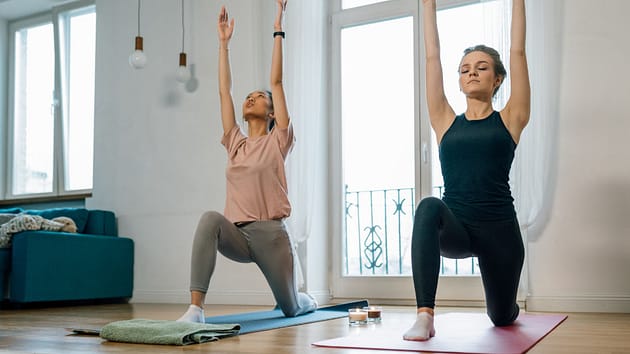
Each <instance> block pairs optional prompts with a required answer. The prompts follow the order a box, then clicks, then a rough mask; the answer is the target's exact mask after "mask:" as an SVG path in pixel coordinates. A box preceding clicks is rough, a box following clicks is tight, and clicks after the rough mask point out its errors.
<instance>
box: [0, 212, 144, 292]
mask: <svg viewBox="0 0 630 354" xmlns="http://www.w3.org/2000/svg"><path fill="white" fill-rule="evenodd" d="M7 212H13V213H20V212H22V213H28V214H36V215H40V216H42V217H44V218H46V219H52V218H54V217H57V216H67V217H70V218H72V219H73V221H74V222H75V224H77V233H65V232H51V231H41V230H40V231H23V232H20V233H17V234H15V235H13V238H12V244H11V247H9V248H0V296H1V299H2V300H3V301H4V302H7V301H8V302H10V303H34V302H58V301H76V300H110V299H111V300H117V301H120V300H124V301H126V300H128V299H130V298H131V296H132V293H133V263H134V243H133V240H131V239H130V238H127V237H120V236H118V228H117V223H116V216H115V214H114V213H113V212H111V211H107V210H88V209H83V208H54V209H45V210H22V209H20V208H13V209H0V213H7Z"/></svg>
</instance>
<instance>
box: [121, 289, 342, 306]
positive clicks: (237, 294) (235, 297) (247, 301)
mask: <svg viewBox="0 0 630 354" xmlns="http://www.w3.org/2000/svg"><path fill="white" fill-rule="evenodd" d="M308 293H309V294H310V295H311V296H313V297H314V298H315V299H316V300H317V302H318V303H319V304H320V305H325V304H328V303H329V302H330V292H329V291H327V290H318V291H309V292H308ZM130 302H131V303H159V304H187V303H189V302H190V293H189V292H188V291H160V290H136V291H134V292H133V297H132V298H131V300H130ZM206 304H221V305H260V306H267V305H270V306H273V305H275V300H274V298H273V294H272V293H271V291H270V290H269V291H212V290H211V291H209V292H208V294H206Z"/></svg>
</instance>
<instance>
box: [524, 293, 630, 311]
mask: <svg viewBox="0 0 630 354" xmlns="http://www.w3.org/2000/svg"><path fill="white" fill-rule="evenodd" d="M526 309H527V311H534V312H535V311H541V312H607V313H613V312H614V313H630V297H629V296H528V297H527V300H526Z"/></svg>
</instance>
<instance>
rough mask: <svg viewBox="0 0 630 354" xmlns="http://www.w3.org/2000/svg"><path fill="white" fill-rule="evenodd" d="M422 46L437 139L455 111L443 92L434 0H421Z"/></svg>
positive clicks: (432, 122)
mask: <svg viewBox="0 0 630 354" xmlns="http://www.w3.org/2000/svg"><path fill="white" fill-rule="evenodd" d="M422 5H423V25H424V26H423V29H424V48H425V55H426V95H427V105H428V108H429V119H430V121H431V126H432V127H433V130H434V131H435V134H436V137H437V141H438V142H440V141H441V140H442V136H443V135H444V133H445V132H446V130H447V129H448V127H449V126H450V124H451V123H452V121H453V119H454V117H455V112H454V111H453V108H451V106H450V105H449V103H448V101H447V100H446V95H445V94H444V78H443V74H442V62H441V60H440V38H439V36H438V29H437V14H436V11H437V9H436V4H435V0H422Z"/></svg>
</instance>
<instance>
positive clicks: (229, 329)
mask: <svg viewBox="0 0 630 354" xmlns="http://www.w3.org/2000/svg"><path fill="white" fill-rule="evenodd" d="M240 329H241V326H240V325H238V324H211V323H190V322H177V321H164V320H145V319H133V320H125V321H116V322H111V323H109V324H107V325H105V326H104V327H103V328H102V329H101V334H100V335H101V338H103V339H107V340H109V341H113V342H125V343H140V344H168V345H188V344H196V343H205V342H210V341H215V340H217V339H219V338H223V337H229V336H233V335H236V334H238V332H239V330H240Z"/></svg>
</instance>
